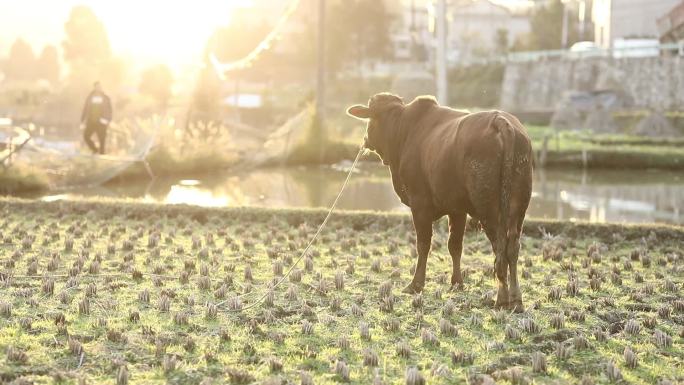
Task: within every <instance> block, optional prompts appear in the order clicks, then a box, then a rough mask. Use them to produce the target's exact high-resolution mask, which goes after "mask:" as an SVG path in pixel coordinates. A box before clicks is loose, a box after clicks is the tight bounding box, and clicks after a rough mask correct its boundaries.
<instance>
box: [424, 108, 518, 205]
mask: <svg viewBox="0 0 684 385" xmlns="http://www.w3.org/2000/svg"><path fill="white" fill-rule="evenodd" d="M452 111H453V110H452ZM446 116H450V117H451V118H450V119H445V118H444V117H446ZM497 116H503V117H504V118H505V119H506V120H508V121H509V122H510V123H511V127H512V128H513V130H514V133H515V141H516V145H515V146H514V147H515V151H516V153H521V154H525V155H524V156H527V154H529V156H530V157H531V147H530V144H529V138H528V136H527V133H526V132H525V129H524V127H523V126H522V124H521V123H520V122H519V121H518V119H517V118H515V117H514V116H513V115H510V114H508V113H505V112H501V111H483V112H477V113H470V114H462V113H461V114H449V113H448V112H446V113H444V114H443V115H441V119H440V117H437V118H436V119H435V120H436V121H434V122H430V121H426V125H429V124H432V126H431V127H422V128H421V129H422V130H425V135H424V136H425V140H424V141H423V142H422V143H421V145H420V147H421V148H420V153H421V156H420V158H421V162H420V163H421V165H422V167H421V168H422V173H423V174H424V176H425V183H427V184H428V185H429V190H430V192H431V194H432V197H431V199H432V201H433V205H434V206H435V208H436V209H437V210H438V212H439V214H440V215H442V214H449V213H453V212H455V211H459V210H466V211H467V212H468V213H470V214H471V215H472V216H475V215H476V212H481V211H482V210H483V209H484V207H479V206H484V205H487V204H491V203H486V202H489V201H493V202H498V196H499V194H500V181H501V180H502V175H501V169H502V167H501V163H502V152H503V147H504V146H503V141H502V140H503V139H502V135H501V133H500V132H499V129H498V128H497V127H496V125H494V124H493V121H494V119H495V118H496V117H497ZM520 157H521V156H520V155H516V158H520ZM530 161H531V159H530ZM529 176H530V179H531V168H530V172H529ZM525 183H526V182H523V183H522V184H523V185H524V184H525ZM529 184H530V185H531V181H530V183H529ZM473 198H479V199H473ZM478 200H479V202H478ZM483 202H485V203H483Z"/></svg>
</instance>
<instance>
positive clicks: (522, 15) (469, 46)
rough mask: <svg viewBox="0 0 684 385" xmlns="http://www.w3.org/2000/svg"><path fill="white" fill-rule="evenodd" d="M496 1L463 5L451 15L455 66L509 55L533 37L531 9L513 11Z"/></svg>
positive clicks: (450, 44)
mask: <svg viewBox="0 0 684 385" xmlns="http://www.w3.org/2000/svg"><path fill="white" fill-rule="evenodd" d="M502 4H504V3H497V2H495V1H492V0H476V1H467V2H460V3H457V4H455V5H453V6H452V7H451V9H450V10H449V14H448V50H449V54H448V58H449V61H450V62H452V63H455V62H459V61H462V60H466V61H467V60H469V59H473V58H477V57H484V56H490V55H496V54H505V51H506V50H507V49H508V48H510V47H511V46H512V45H513V43H514V42H515V41H516V39H518V38H520V37H521V36H524V35H527V34H529V33H530V30H531V26H530V16H529V13H530V10H531V8H519V7H518V8H516V9H513V8H509V7H507V6H504V5H502Z"/></svg>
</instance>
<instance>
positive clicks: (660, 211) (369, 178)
mask: <svg viewBox="0 0 684 385" xmlns="http://www.w3.org/2000/svg"><path fill="white" fill-rule="evenodd" d="M345 176H346V173H345V171H344V170H340V169H339V168H336V169H334V168H330V167H300V168H274V169H261V170H252V171H249V172H244V173H223V174H215V175H206V176H203V177H201V178H199V179H196V180H194V179H193V180H178V179H174V178H160V179H157V180H155V181H153V182H151V183H136V184H118V185H110V186H107V187H97V188H89V189H84V190H79V191H77V192H76V191H74V192H67V193H62V194H59V195H50V196H46V197H43V198H42V199H46V200H48V199H51V200H55V199H69V198H72V197H76V196H108V197H125V198H133V199H137V200H142V201H146V202H160V203H170V204H179V203H186V204H193V205H201V206H211V207H216V206H269V207H322V206H328V205H329V204H330V203H331V202H332V200H333V199H334V198H335V195H336V194H337V192H338V189H339V188H340V186H341V185H342V182H343V181H344V178H345ZM339 207H340V208H342V209H353V210H379V211H390V210H407V209H406V207H405V206H404V205H402V204H401V202H399V199H398V198H397V197H396V195H395V193H394V190H393V188H392V185H391V181H390V179H389V174H388V172H387V170H386V169H385V168H383V167H380V166H378V165H371V164H364V165H362V166H361V170H360V171H359V172H357V173H356V175H354V176H353V177H352V179H351V181H350V184H349V186H348V187H347V190H346V191H345V192H344V194H343V195H342V197H341V199H340V203H339ZM682 207H684V178H683V177H682V176H680V174H678V173H672V172H664V171H638V172H634V171H631V172H623V171H587V172H582V171H570V170H566V171H559V170H552V171H548V170H547V171H543V170H541V171H538V172H537V174H536V175H535V184H534V193H533V197H532V202H531V203H530V209H529V211H528V215H529V216H531V217H542V218H554V219H566V220H584V221H590V222H606V221H608V222H665V223H676V224H682V223H684V218H683V217H682V215H681V209H682Z"/></svg>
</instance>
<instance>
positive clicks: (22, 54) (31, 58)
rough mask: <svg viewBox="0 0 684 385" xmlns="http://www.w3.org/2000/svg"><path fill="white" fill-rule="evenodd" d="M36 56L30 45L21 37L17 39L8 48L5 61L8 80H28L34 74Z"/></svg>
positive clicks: (31, 78) (32, 78)
mask: <svg viewBox="0 0 684 385" xmlns="http://www.w3.org/2000/svg"><path fill="white" fill-rule="evenodd" d="M35 69H36V56H35V54H34V53H33V49H32V48H31V46H30V45H29V44H28V43H27V42H25V41H24V40H23V39H21V38H19V39H17V40H16V41H15V42H14V44H12V47H11V48H10V53H9V57H8V58H7V62H6V63H5V71H4V72H5V76H6V77H7V79H8V80H19V81H30V80H34V79H35V75H36V71H35Z"/></svg>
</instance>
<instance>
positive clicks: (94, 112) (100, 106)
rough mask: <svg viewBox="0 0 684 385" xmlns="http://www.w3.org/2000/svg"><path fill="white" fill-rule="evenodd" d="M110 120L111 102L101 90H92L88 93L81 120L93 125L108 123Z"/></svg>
mask: <svg viewBox="0 0 684 385" xmlns="http://www.w3.org/2000/svg"><path fill="white" fill-rule="evenodd" d="M111 120H112V103H111V101H110V100H109V96H107V95H105V94H104V93H103V92H98V91H93V92H91V93H90V95H88V98H87V99H86V101H85V105H84V106H83V112H82V113H81V122H83V123H85V124H88V125H93V124H100V125H104V126H106V125H108V124H109V122H111Z"/></svg>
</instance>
